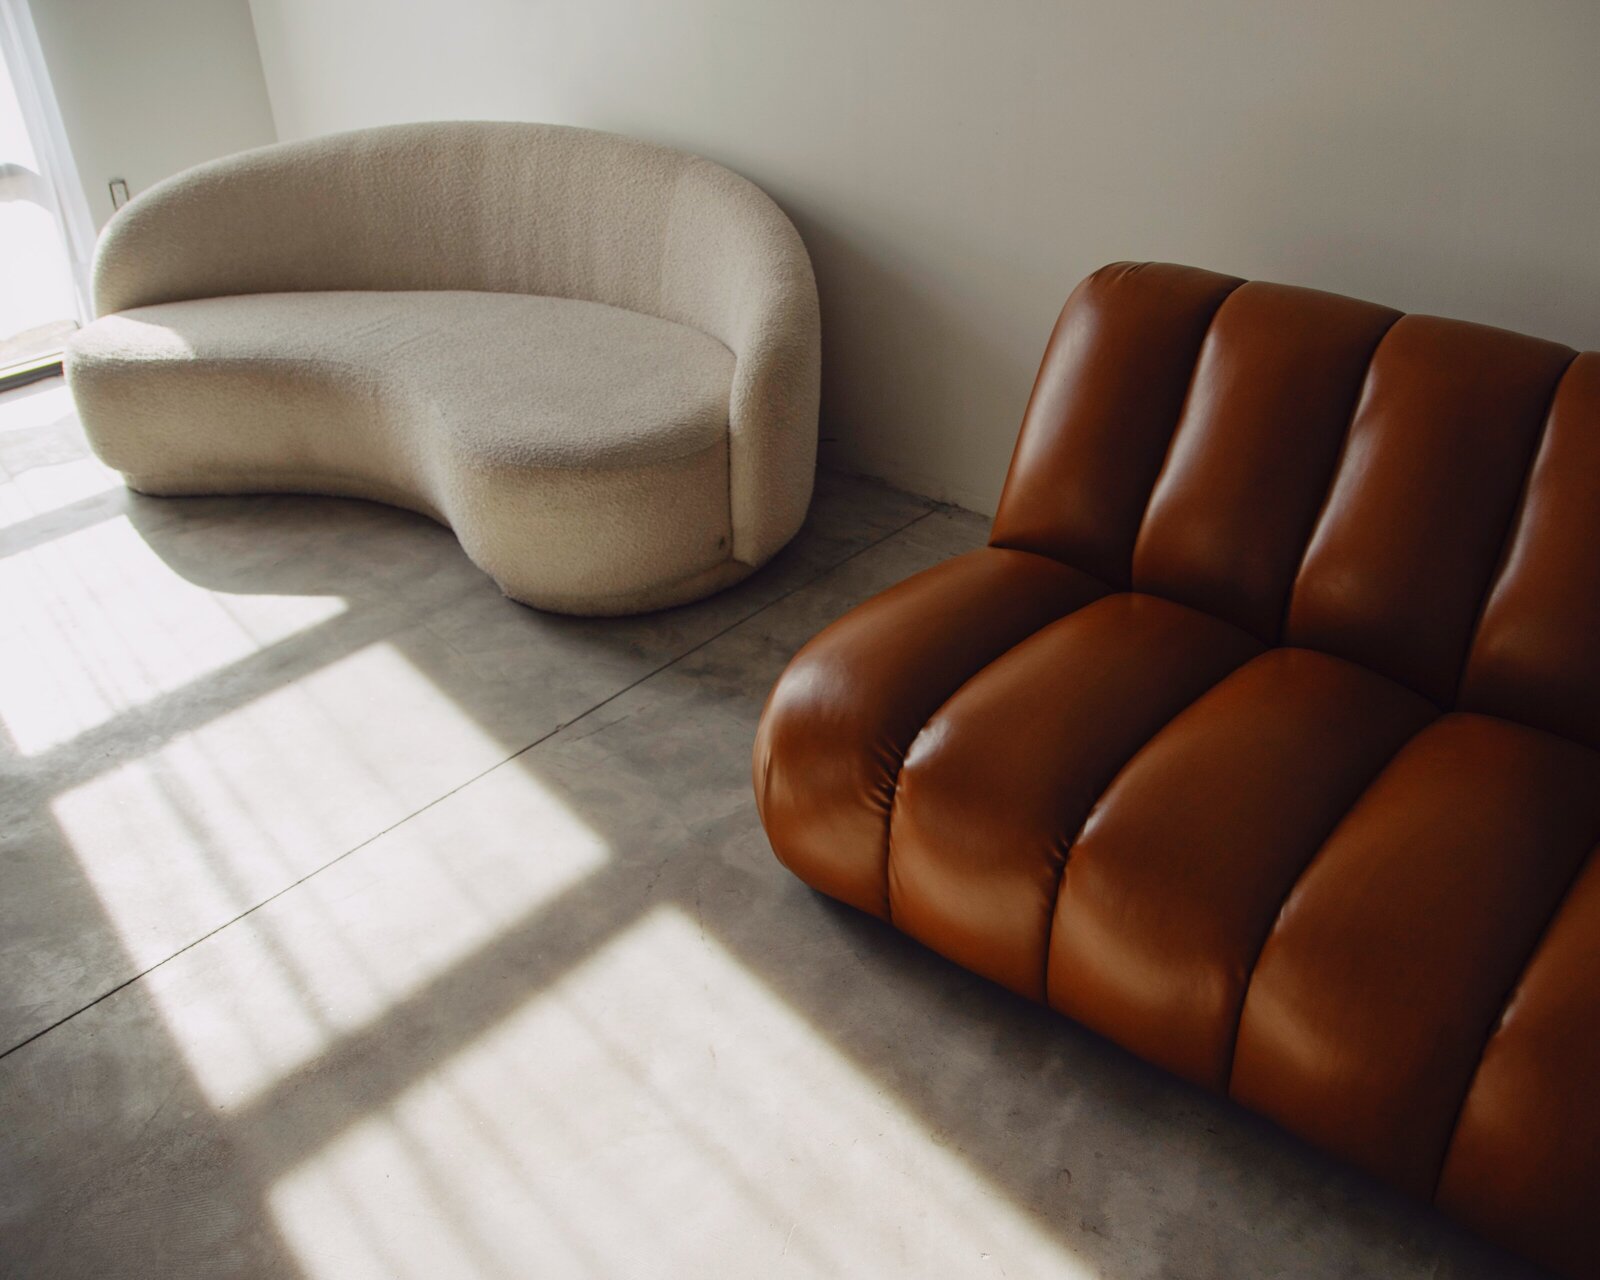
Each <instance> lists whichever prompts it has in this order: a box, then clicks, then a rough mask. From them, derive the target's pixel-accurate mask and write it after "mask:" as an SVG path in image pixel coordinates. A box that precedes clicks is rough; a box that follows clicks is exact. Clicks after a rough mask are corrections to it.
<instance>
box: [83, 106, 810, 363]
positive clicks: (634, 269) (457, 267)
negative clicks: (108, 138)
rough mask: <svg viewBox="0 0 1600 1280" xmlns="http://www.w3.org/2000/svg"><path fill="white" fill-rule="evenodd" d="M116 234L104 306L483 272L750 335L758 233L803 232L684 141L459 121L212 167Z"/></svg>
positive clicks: (493, 286)
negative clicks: (746, 266)
mask: <svg viewBox="0 0 1600 1280" xmlns="http://www.w3.org/2000/svg"><path fill="white" fill-rule="evenodd" d="M190 193H192V196H193V200H192V202H193V204H194V207H195V217H194V219H193V220H190V221H185V220H184V218H183V217H182V206H183V205H184V203H185V202H186V200H187V198H188V197H189V196H190ZM152 196H158V197H159V198H158V199H152V198H151V197H152ZM219 200H225V201H226V203H225V204H219ZM106 236H107V242H108V248H107V249H105V250H103V251H102V253H101V255H100V261H101V269H100V270H98V271H97V273H96V277H95V304H96V310H97V311H98V312H99V313H100V314H102V315H104V314H108V313H110V312H114V311H125V310H128V309H129V308H131V307H138V306H145V305H148V304H151V303H157V302H176V301H180V300H183V299H187V298H199V297H216V296H221V295H227V294H245V293H279V292H293V291H301V290H340V289H355V290H363V289H384V290H395V289H469V290H478V291H486V292H503V293H527V294H540V295H545V296H549V297H560V298H579V299H583V300H585V301H589V302H604V303H609V304H610V305H612V306H617V307H624V308H626V309H627V310H630V311H639V312H643V313H644V314H646V315H654V316H659V317H661V318H662V319H666V320H676V321H678V322H680V323H683V324H688V325H692V326H693V327H694V328H697V329H700V330H701V331H703V332H707V333H710V334H712V336H714V337H717V338H719V339H721V340H722V341H723V342H725V343H727V344H728V345H729V346H733V345H734V344H735V339H736V338H737V336H738V335H737V328H738V319H739V315H738V313H739V310H740V308H739V307H738V306H737V305H736V300H737V295H738V294H739V293H740V286H741V285H742V284H743V283H745V282H744V280H742V279H741V278H739V277H740V276H742V275H743V274H744V273H742V272H740V271H739V270H738V264H740V263H742V262H744V261H748V260H749V259H750V257H751V256H752V255H751V254H750V252H749V250H748V248H747V246H748V245H749V243H750V242H752V241H762V240H765V241H769V242H771V247H770V248H769V253H770V252H771V251H772V250H773V249H777V250H781V249H783V248H784V247H785V246H786V244H787V242H788V241H789V240H790V239H791V238H792V237H793V229H792V228H791V227H790V225H789V223H788V221H787V219H785V218H784V216H783V214H782V213H781V212H780V211H779V210H778V209H777V207H776V206H775V205H773V203H772V201H771V200H770V199H768V197H767V196H766V195H765V194H764V193H762V192H761V190H760V189H759V188H757V187H756V186H754V185H753V184H752V183H750V182H747V181H746V180H745V179H743V178H740V177H738V176H737V175H736V174H733V173H731V172H729V171H728V170H726V169H724V168H722V167H721V166H719V165H715V164H712V163H711V162H710V161H708V160H703V159H700V158H698V157H696V156H691V155H687V154H685V153H683V152H679V151H674V150H672V149H670V148H667V147H659V146H654V145H652V144H649V143H645V142H638V141H635V140H633V139H629V138H623V137H619V136H617V135H615V134H608V133H597V132H594V131H591V130H587V129H571V128H564V127H562V126H559V125H544V124H521V123H509V122H505V123H481V122H446V123H428V124H412V125H395V126H391V127H387V128H380V129H367V130H361V131H358V132H354V133H344V134H335V135H332V136H329V137H323V138H313V139H310V140H307V141H304V142H289V143H280V144H278V145H276V146H270V147H263V148H260V149H258V150H255V151H247V152H244V153H242V154H240V155H236V156H229V157H227V158H225V159H222V160H218V161H214V162H213V163H211V164H206V165H201V166H199V167H198V168H196V169H192V170H189V171H188V172H186V173H182V174H179V175H178V176H177V177H175V178H172V179H169V180H168V181H167V182H165V183H162V184H160V185H159V186H158V187H157V188H152V191H151V192H150V193H147V194H146V195H145V196H144V197H142V198H141V199H140V200H139V201H138V202H136V203H135V204H133V205H131V206H129V208H128V210H127V211H126V214H125V216H122V217H119V218H118V219H116V220H115V221H114V222H113V223H112V224H111V226H110V227H109V228H108V229H107V233H106ZM129 241H137V242H138V243H137V248H138V252H137V253H133V252H129V251H128V247H129V246H128V245H127V244H126V243H125V242H129ZM730 271H731V272H732V273H733V278H728V276H727V275H726V274H725V273H728V272H730Z"/></svg>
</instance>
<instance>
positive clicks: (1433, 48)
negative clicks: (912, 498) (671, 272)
mask: <svg viewBox="0 0 1600 1280" xmlns="http://www.w3.org/2000/svg"><path fill="white" fill-rule="evenodd" d="M251 7H252V10H253V13H254V17H255V23H256V30H257V34H258V37H259V43H260V48H261V54H262V57H263V61H264V64H265V68H266V77H267V85H268V88H269V90H270V93H271V98H272V105H273V111H274V113H275V116H276V120H277V125H278V129H279V131H280V133H281V134H282V135H283V136H284V137H298V136H302V135H306V134H312V133H320V132H325V131H330V130H335V129H342V128H348V127H354V126H359V125H368V124H376V123H381V122H388V121H398V120H410V119H422V118H428V117H439V118H445V117H455V118H470V117H496V118H511V119H533V120H551V121H558V122H563V123H571V124H582V125H590V126H595V127H599V128H605V129H613V130H617V131H620V132H624V133H631V134H636V135H639V136H642V137H646V138H653V139H656V140H659V141H664V142H668V143H673V144H676V145H679V146H683V147H686V148H689V149H691V150H695V151H699V152H701V153H703V154H705V155H708V156H710V157H712V158H713V159H716V160H720V161H722V162H724V163H726V164H728V165H730V166H732V167H733V168H735V169H738V170H740V171H741V172H743V173H745V174H747V175H748V176H750V177H751V178H753V179H755V180H756V181H757V182H759V183H761V184H762V185H763V186H765V187H766V188H767V189H768V190H769V191H770V192H771V193H772V194H773V195H774V196H775V197H776V198H777V199H778V201H779V202H780V203H781V204H782V205H784V207H785V208H786V209H788V211H789V212H790V214H791V215H792V216H793V217H794V219H795V221H796V222H797V224H798V225H799V227H800V230H801V232H802V233H803V234H804V236H805V238H806V241H807V243H808V244H809V245H810V247H811V251H812V254H813V256H814V258H815V260H816V264H817V269H818V274H819V277H820V281H821V287H822V294H823V316H824V324H825V328H826V366H825V367H826V371H825V383H826V389H825V401H824V422H823V430H824V434H825V436H831V437H835V438H836V443H835V444H833V445H831V446H829V450H828V454H827V455H825V456H831V457H832V458H833V459H834V460H835V461H837V462H841V463H843V464H844V465H846V466H849V467H852V468H855V469H858V470H861V471H865V472H867V473H870V474H876V475H881V476H885V477H888V478H890V479H891V480H893V481H895V482H896V483H899V484H902V485H905V486H907V487H910V488H912V489H916V490H920V491H922V492H924V493H930V494H933V495H935V496H938V497H942V498H948V499H952V500H955V501H958V502H961V503H964V504H966V505H968V506H971V507H974V508H977V509H979V510H985V511H988V510H992V509H993V504H994V501H995V499H996V497H997V496H998V493H999V486H1000V481H1001V479H1002V477H1003V475H1004V470H1005V466H1006V462H1007V459H1008V456H1009V453H1010V449H1011V444H1012V441H1013V439H1014V436H1015V432H1016V428H1017V423H1018V419H1019V416H1020V413H1021V410H1022V407H1023V404H1024V403H1025V401H1026V398H1027V394H1028V389H1029V385H1030V382H1031V379H1032V376H1033V372H1034V369H1035V367H1036V365H1037V362H1038V358H1039V354H1040V351H1041V350H1042V347H1043V344H1044V340H1045V338H1046V336H1047V334H1048V331H1049V328H1050V325H1051V322H1052V320H1053V319H1054V316H1055V313H1056V310H1057V308H1058V307H1059V306H1060V303H1061V301H1062V299H1063V298H1064V297H1065V295H1066V293H1067V291H1068V289H1069V288H1070V286H1071V285H1072V284H1073V283H1074V282H1075V281H1076V280H1077V279H1078V278H1079V277H1080V276H1082V275H1084V274H1085V273H1086V272H1088V271H1089V270H1091V269H1092V268H1093V267H1095V266H1097V265H1099V264H1100V263H1102V262H1105V261H1108V260H1111V259H1116V258H1147V257H1149V258H1166V259H1173V260H1177V261H1181V262H1192V263H1196V264H1200V265H1204V266H1210V267H1215V268H1218V269H1221V270H1226V271H1231V272H1235V273H1238V274H1241V275H1247V276H1261V277H1265V278H1268V279H1279V280H1287V281H1292V282H1296V283H1302V284H1312V285H1318V286H1322V287H1325V288H1332V289H1337V290H1341V291H1344V292H1349V293H1355V294H1358V295H1362V296H1366V297H1371V298H1374V299H1376V300H1380V301H1383V302H1387V303H1390V304H1393V305H1396V306H1399V307H1402V308H1406V309H1425V310H1430V311H1437V312H1443V313H1445V314H1452V315H1460V316H1465V317H1468V318H1473V319H1479V320H1485V321H1489V322H1492V323H1498V324H1503V325H1508V326H1511V327H1516V328H1524V329H1528V330H1531V331H1532V332H1535V333H1539V334H1543V335H1547V336H1550V337H1554V338H1558V339H1561V340H1564V341H1566V342H1570V343H1574V344H1578V345H1590V346H1600V76H1597V75H1596V73H1595V52H1596V50H1597V49H1600V4H1594V3H1592V2H1590V0H1570V2H1568V3H1561V2H1558V0H1523V2H1522V3H1515V4H1510V3H1505V0H1212V2H1211V3H1207V4H1196V3H1185V2H1183V0H1167V2H1164V3H1157V2H1155V0H1098V2H1096V3H1082V2H1075V0H987V2H986V3H984V2H981V0H790V2H789V3H782V2H780V0H674V2H673V3H671V4H665V3H661V0H407V2H406V3H404V4H397V3H395V2H394V0H251Z"/></svg>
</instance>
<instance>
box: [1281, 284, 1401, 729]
mask: <svg viewBox="0 0 1600 1280" xmlns="http://www.w3.org/2000/svg"><path fill="white" fill-rule="evenodd" d="M1405 318H1406V317H1405V313H1404V312H1400V313H1397V314H1396V315H1395V318H1394V319H1393V320H1391V321H1389V323H1388V324H1387V325H1385V326H1384V330H1383V332H1382V333H1380V334H1379V335H1378V340H1377V341H1376V342H1374V343H1373V344H1372V350H1370V351H1369V352H1367V368H1366V372H1365V373H1363V374H1362V375H1361V386H1360V389H1359V390H1357V392H1356V398H1355V402H1354V403H1353V404H1352V405H1351V406H1350V416H1349V417H1348V418H1347V419H1346V420H1345V424H1344V434H1343V435H1342V436H1341V437H1340V438H1339V452H1338V453H1337V454H1335V455H1334V459H1333V469H1332V470H1331V471H1329V472H1328V480H1327V483H1326V484H1325V485H1324V486H1323V490H1322V501H1321V502H1319V503H1318V504H1317V510H1316V514H1315V515H1313V516H1312V517H1311V523H1310V525H1309V526H1308V527H1307V529H1306V535H1305V542H1304V544H1303V545H1302V546H1301V548H1300V558H1299V559H1298V560H1296V561H1295V566H1294V572H1293V573H1292V574H1290V575H1289V590H1288V592H1287V593H1285V595H1284V598H1283V611H1282V613H1281V615H1280V616H1279V618H1278V629H1277V633H1276V634H1277V643H1278V644H1280V645H1282V644H1285V643H1286V642H1287V638H1288V635H1289V615H1290V614H1291V613H1293V612H1294V595H1295V589H1296V588H1297V587H1298V586H1299V585H1300V576H1301V575H1302V574H1303V573H1305V571H1306V560H1307V558H1308V557H1309V556H1310V555H1311V544H1312V543H1313V542H1315V541H1316V538H1317V530H1318V529H1320V528H1321V527H1322V522H1323V520H1325V519H1326V518H1327V515H1328V508H1329V506H1330V505H1332V503H1333V491H1334V489H1335V487H1337V485H1338V483H1339V475H1340V473H1341V472H1343V471H1344V464H1345V459H1346V458H1348V457H1349V456H1350V435H1351V432H1352V431H1354V430H1355V425H1356V419H1357V418H1358V417H1359V416H1360V415H1361V405H1362V403H1363V402H1364V401H1365V400H1366V398H1367V388H1368V386H1370V385H1371V383H1372V364H1373V361H1375V360H1376V359H1377V358H1378V352H1379V351H1381V350H1382V349H1383V344H1384V343H1385V342H1387V341H1388V339H1389V335H1390V334H1391V333H1393V332H1394V327H1395V326H1396V325H1397V324H1399V323H1400V322H1401V321H1402V320H1404V319H1405ZM1295 647H1298V646H1295ZM1318 652H1321V650H1318ZM1331 656H1339V655H1331ZM1374 674H1377V673H1374ZM1384 678H1385V679H1388V678H1389V677H1387V676H1386V677H1384ZM1395 683H1397V684H1398V683H1399V681H1396V682H1395ZM1405 687H1406V688H1407V689H1410V686H1409V685H1407V686H1405ZM1410 691H1411V692H1412V693H1415V692H1416V690H1415V689H1410ZM1430 701H1431V699H1430Z"/></svg>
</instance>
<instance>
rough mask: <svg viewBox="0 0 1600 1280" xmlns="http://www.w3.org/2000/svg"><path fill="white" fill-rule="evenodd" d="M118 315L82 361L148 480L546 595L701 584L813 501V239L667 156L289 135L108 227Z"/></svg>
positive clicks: (533, 133) (635, 607)
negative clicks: (393, 529) (393, 518)
mask: <svg viewBox="0 0 1600 1280" xmlns="http://www.w3.org/2000/svg"><path fill="white" fill-rule="evenodd" d="M95 304H96V310H97V312H98V313H99V315H100V317H101V318H100V319H98V320H96V321H95V323H93V324H92V325H89V326H88V327H87V328H86V329H84V330H83V331H82V332H81V333H79V334H78V335H77V336H75V337H74V339H73V340H72V342H71V343H70V345H69V347H68V350H67V357H66V366H67V375H68V378H69V381H70V383H71V387H72V392H73V395H74V397H75V399H76V400H77V404H78V408H79V412H80V414H81V416H82V419H83V423H84V427H85V429H86V431H87V433H88V436H89V440H90V442H91V444H92V445H93V446H94V448H95V451H96V452H97V453H98V454H99V455H100V456H101V458H103V459H104V460H105V461H106V462H107V463H109V464H110V465H111V466H113V467H115V468H117V469H118V470H119V471H121V472H122V473H123V474H124V475H125V477H126V478H127V482H128V484H129V486H130V487H132V488H134V489H137V490H139V491H141V492H143V493H151V494H207V493H210V494H215V493H247V492H248V493H259V492H269V491H292V492H301V493H327V494H341V495H348V496H354V497H362V498H373V499H377V500H380V501H383V502H389V503H394V504H396V505H398V506H404V507H408V508H411V509H413V510H417V511H421V512H423V513H424V514H426V515H429V516H432V517H434V518H435V519H438V520H440V521H443V522H444V523H446V524H448V525H449V526H450V527H451V528H452V529H454V530H455V532H456V535H457V536H458V537H459V538H460V540H461V544H462V546H463V547H464V548H465V549H466V551H467V554H468V555H469V556H471V557H472V559H473V560H474V561H475V562H476V563H477V564H478V565H480V566H481V567H482V568H483V569H484V570H486V571H487V572H488V573H489V574H491V575H492V576H493V577H494V579H495V580H496V582H498V583H499V585H500V587H501V588H502V590H504V591H505V593H506V594H507V595H509V596H511V597H512V598H514V599H517V600H520V601H523V602H524V603H527V604H530V605H535V606H537V607H539V608H543V609H553V610H557V611H560V612H564V613H580V614H619V613H632V612H637V611H640V610H645V609H656V608H662V607H665V606H668V605H674V604H681V603H684V602H686V601H689V600H694V599H697V598H699V597H700V596H704V595H706V594H709V593H710V592H712V591H716V590H719V589H721V588H723V587H726V586H729V585H730V584H732V583H734V582H737V581H738V580H739V579H741V578H743V577H744V576H745V575H747V574H748V573H750V572H751V571H752V570H753V569H755V568H756V567H757V566H759V565H761V564H762V563H764V562H765V561H766V560H768V559H769V558H770V557H771V556H772V555H773V554H774V553H775V552H777V550H778V549H779V548H780V547H782V546H783V545H784V543H785V542H787V541H788V540H789V538H791V537H792V536H793V535H794V533H795V531H796V529H798V527H799V525H800V522H801V520H802V519H803V517H804V515H805V511H806V507H807V505H808V503H809V501H810V496H811V484H812V474H813V467H814V462H815V454H816V420H817V397H818V370H819V364H820V355H819V330H818V316H817V298H816V286H815V283H814V280H813V278H812V273H811V264H810V262H809V260H808V258H807V256H806V252H805V248H804V246H803V245H802V244H801V242H800V238H799V236H798V235H797V234H796V232H795V230H794V228H793V226H792V225H791V224H790V223H789V221H788V219H786V218H785V217H784V215H783V214H782V212H780V211H779V209H778V207H777V206H776V205H775V204H773V202H772V201H771V200H770V199H768V198H767V196H765V195H764V194H763V193H762V192H761V191H760V190H758V189H757V188H756V187H755V186H753V185H752V184H751V183H749V182H747V181H745V180H744V179H743V178H740V177H738V176H737V175H735V174H733V173H730V172H729V171H728V170H726V169H723V168H721V167H720V166H718V165H715V164H712V163H711V162H709V161H707V160H702V159H699V158H697V157H694V156H690V155H686V154H683V153H681V152H678V151H673V150H670V149H667V148H664V147H659V146H653V145H650V144H647V143H642V142H636V141H632V140H629V139H626V138H621V137H617V136H615V135H612V134H605V133H596V132H592V131H589V130H583V129H570V128H562V127H558V126H552V125H535V124H510V123H502V124H484V123H451V124H420V125H401V126H396V127H392V128H383V129H372V130H363V131H360V132H356V133H347V134H342V135H337V136H334V137H328V138H319V139H315V140H312V141H308V142H294V143H284V144H280V145H277V146H271V147H265V148H263V149H261V150H258V151H251V152H247V153H245V154H243V155H239V156H233V157H230V158H228V159H225V160H220V161H217V162H215V163H212V164H207V165H202V166H201V167H199V168H197V169H193V170H190V171H189V172H187V173H184V174H180V175H179V176H177V177H175V178H172V179H170V180H168V181H166V182H164V183H161V184H160V185H158V186H156V187H153V188H152V189H151V190H150V191H148V192H147V193H145V194H143V195H141V196H140V197H139V198H138V199H137V200H135V201H133V202H132V203H131V204H129V205H128V206H127V207H126V208H125V209H124V210H122V212H120V213H119V214H118V215H117V216H116V217H115V218H114V219H112V221H111V223H110V225H109V226H108V227H107V228H106V231H105V234H104V236H103V237H102V239H101V242H100V247H99V251H98V253H97V255H96V260H95Z"/></svg>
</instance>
